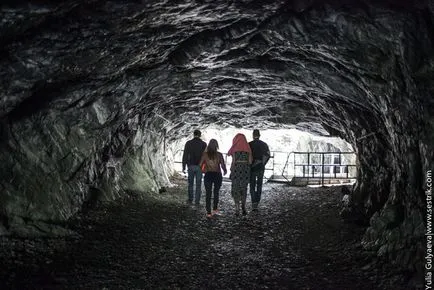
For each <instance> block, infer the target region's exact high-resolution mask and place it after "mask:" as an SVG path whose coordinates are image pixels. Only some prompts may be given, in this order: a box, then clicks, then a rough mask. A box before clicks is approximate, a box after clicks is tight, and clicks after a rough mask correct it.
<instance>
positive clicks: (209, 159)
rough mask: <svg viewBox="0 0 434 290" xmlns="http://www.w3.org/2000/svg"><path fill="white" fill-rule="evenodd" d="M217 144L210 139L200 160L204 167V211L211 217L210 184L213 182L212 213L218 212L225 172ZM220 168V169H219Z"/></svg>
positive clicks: (224, 165)
mask: <svg viewBox="0 0 434 290" xmlns="http://www.w3.org/2000/svg"><path fill="white" fill-rule="evenodd" d="M218 148H219V144H218V143H217V140H215V139H211V140H210V141H209V143H208V146H207V147H206V150H205V152H204V153H203V155H202V158H201V160H200V163H199V164H200V166H201V168H204V171H205V177H204V184H205V191H206V213H207V217H211V192H212V185H213V184H214V202H213V213H214V214H217V213H218V202H219V191H220V187H221V186H222V181H223V176H222V172H221V169H222V170H223V174H226V173H227V171H226V164H225V161H224V159H223V155H222V154H221V153H220V152H218V151H217V150H218ZM220 168H221V169H220Z"/></svg>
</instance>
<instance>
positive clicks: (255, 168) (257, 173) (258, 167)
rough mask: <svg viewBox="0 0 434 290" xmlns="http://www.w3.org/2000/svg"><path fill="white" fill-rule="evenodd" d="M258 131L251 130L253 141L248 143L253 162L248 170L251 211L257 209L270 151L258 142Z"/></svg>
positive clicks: (265, 144) (264, 144) (266, 146)
mask: <svg viewBox="0 0 434 290" xmlns="http://www.w3.org/2000/svg"><path fill="white" fill-rule="evenodd" d="M260 136H261V135H260V133H259V130H258V129H255V130H253V141H251V142H249V145H250V149H251V150H252V156H253V162H252V166H251V168H250V196H251V198H252V210H257V209H258V204H259V201H260V200H261V194H262V181H263V179H264V171H265V165H266V164H267V162H268V160H269V159H270V149H269V148H268V145H267V143H265V142H263V141H261V140H259V137H260Z"/></svg>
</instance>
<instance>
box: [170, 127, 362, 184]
mask: <svg viewBox="0 0 434 290" xmlns="http://www.w3.org/2000/svg"><path fill="white" fill-rule="evenodd" d="M201 131H202V139H203V140H204V141H205V142H207V143H208V142H209V140H211V139H216V140H217V141H218V143H219V151H220V152H222V154H223V156H224V159H225V162H226V166H227V168H228V173H227V175H226V176H225V178H224V179H225V180H226V181H229V178H228V176H229V174H230V166H231V162H232V158H231V157H230V156H227V154H226V153H227V152H228V150H229V148H230V147H231V144H232V138H233V137H234V136H235V135H236V134H238V133H243V134H244V135H245V136H246V138H247V141H251V140H253V137H252V130H245V129H237V128H225V129H223V128H205V129H202V130H201ZM191 137H192V136H191ZM191 137H190V138H184V139H183V140H179V141H178V142H177V144H176V146H175V148H174V149H173V152H174V159H173V160H174V164H173V166H174V171H176V172H177V173H179V174H181V175H184V176H185V174H184V173H183V172H182V154H183V148H184V147H183V146H184V144H185V142H186V141H187V140H189V139H191ZM260 139H261V140H262V141H264V142H266V143H267V144H268V146H269V148H270V153H271V158H270V160H269V162H268V163H267V165H266V168H265V172H264V179H265V180H266V181H269V182H279V183H288V184H290V185H294V186H328V185H341V184H353V183H354V182H355V181H356V178H357V165H356V164H357V162H356V159H357V156H356V154H355V153H354V150H353V148H352V146H351V145H350V144H349V143H347V142H346V141H345V140H343V139H341V138H338V137H330V136H319V135H313V134H310V133H308V132H304V131H300V130H297V129H268V130H261V137H260Z"/></svg>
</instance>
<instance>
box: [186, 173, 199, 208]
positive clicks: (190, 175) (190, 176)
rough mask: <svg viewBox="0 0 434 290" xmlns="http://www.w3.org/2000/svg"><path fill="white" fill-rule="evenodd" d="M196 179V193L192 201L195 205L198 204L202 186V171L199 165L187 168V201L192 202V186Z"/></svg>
mask: <svg viewBox="0 0 434 290" xmlns="http://www.w3.org/2000/svg"><path fill="white" fill-rule="evenodd" d="M195 178H196V192H195V195H194V201H195V203H196V204H198V203H199V202H200V196H201V194H202V192H201V185H202V170H201V169H200V167H199V165H189V166H188V201H189V202H193V184H194V179H195Z"/></svg>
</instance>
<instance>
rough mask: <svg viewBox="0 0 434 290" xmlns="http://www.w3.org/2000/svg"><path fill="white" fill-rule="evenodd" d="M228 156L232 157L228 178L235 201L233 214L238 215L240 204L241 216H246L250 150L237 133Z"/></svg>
mask: <svg viewBox="0 0 434 290" xmlns="http://www.w3.org/2000/svg"><path fill="white" fill-rule="evenodd" d="M228 155H229V156H232V165H231V176H230V177H231V179H232V187H231V193H232V197H233V198H234V201H235V214H236V215H239V214H240V202H241V207H242V211H243V215H246V214H247V211H246V199H247V185H248V184H249V181H250V164H251V163H252V150H251V149H250V146H249V143H247V139H246V136H244V134H241V133H239V134H237V135H236V136H235V137H234V139H233V140H232V147H231V149H229V152H228Z"/></svg>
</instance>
